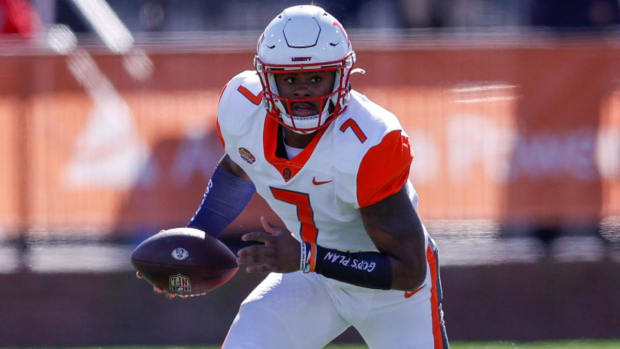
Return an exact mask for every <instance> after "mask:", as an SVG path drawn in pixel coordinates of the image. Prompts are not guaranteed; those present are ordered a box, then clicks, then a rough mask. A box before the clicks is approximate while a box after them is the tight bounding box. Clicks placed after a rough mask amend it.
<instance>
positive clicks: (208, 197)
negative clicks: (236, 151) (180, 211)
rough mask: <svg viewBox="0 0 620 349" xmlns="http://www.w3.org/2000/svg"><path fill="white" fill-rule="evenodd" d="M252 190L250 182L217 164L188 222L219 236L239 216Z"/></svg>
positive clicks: (251, 194) (192, 225)
mask: <svg viewBox="0 0 620 349" xmlns="http://www.w3.org/2000/svg"><path fill="white" fill-rule="evenodd" d="M255 191H256V188H255V187H254V184H253V183H252V182H250V181H246V180H245V179H241V178H239V177H236V176H235V175H233V174H231V173H228V172H227V171H225V170H223V169H222V168H221V167H219V166H218V167H217V168H216V169H215V172H214V173H213V176H212V177H211V179H210V180H209V184H207V188H206V189H205V193H204V196H203V198H202V202H201V203H200V207H198V210H197V211H196V213H195V214H194V216H193V217H192V219H191V220H190V221H189V223H188V224H187V226H188V227H191V228H196V229H200V230H202V231H204V232H206V233H207V234H209V235H211V236H218V235H219V234H220V233H221V232H223V231H224V230H225V229H226V228H227V227H228V226H229V225H230V223H232V221H234V220H235V218H237V216H239V214H240V213H241V212H242V211H243V209H244V208H245V207H246V206H247V205H248V203H249V202H250V200H251V199H252V196H253V195H254V192H255Z"/></svg>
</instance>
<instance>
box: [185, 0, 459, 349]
mask: <svg viewBox="0 0 620 349" xmlns="http://www.w3.org/2000/svg"><path fill="white" fill-rule="evenodd" d="M354 64H355V53H354V51H353V49H352V46H351V42H350V40H349V38H348V36H347V34H346V32H345V30H344V29H343V27H342V26H341V25H340V23H339V22H338V21H337V20H336V19H335V18H334V17H333V16H331V15H330V14H329V13H327V12H325V11H324V10H323V9H322V8H320V7H316V6H311V5H301V6H294V7H290V8H287V9H285V10H284V11H283V12H282V13H280V14H279V15H277V16H276V17H275V18H274V19H273V20H272V21H271V22H270V23H269V25H267V27H266V29H265V31H264V33H263V34H262V35H261V36H260V38H259V39H258V46H257V53H256V56H255V59H254V66H255V70H253V71H245V72H242V73H240V74H239V75H237V76H235V77H234V78H232V79H231V80H230V81H229V82H228V84H227V85H226V88H225V89H224V91H223V92H222V96H221V99H220V103H219V107H218V134H219V136H220V140H221V142H222V144H223V146H224V148H225V156H224V157H223V158H222V160H221V161H220V163H219V165H218V167H217V168H216V170H215V172H214V174H213V176H212V178H211V180H210V182H209V185H208V187H207V190H206V192H205V194H204V197H203V201H202V203H201V205H200V207H199V208H198V210H197V211H196V214H195V215H194V217H193V218H192V219H191V221H190V222H189V226H190V227H194V228H198V229H201V230H204V231H206V232H208V233H209V234H211V235H214V236H217V235H218V234H219V233H220V232H222V231H223V230H224V229H225V228H226V227H227V226H228V225H229V224H230V223H231V222H232V221H233V220H234V219H235V218H236V217H237V216H238V215H239V213H240V212H241V211H242V210H243V209H244V208H245V206H246V205H247V203H248V202H249V200H250V198H251V197H252V195H253V194H254V193H255V192H257V193H258V194H259V195H261V196H262V197H263V198H264V199H265V200H266V202H267V203H268V204H269V206H270V207H271V208H272V209H273V210H274V212H276V214H278V216H279V217H280V218H281V219H282V221H283V222H284V223H285V225H286V227H275V226H272V225H271V224H270V223H269V222H267V221H266V220H265V219H264V218H261V224H262V227H263V229H264V231H259V232H249V233H246V234H245V235H243V237H242V239H243V240H244V241H254V242H257V243H255V244H252V245H250V246H248V247H245V248H243V249H241V250H239V252H238V254H237V259H238V262H239V264H241V265H243V266H244V267H245V269H246V271H247V272H269V274H268V276H267V277H266V278H265V280H264V281H263V282H262V283H261V284H260V285H258V286H257V288H256V289H255V290H254V291H253V292H251V293H250V295H249V296H248V297H247V298H246V299H245V300H244V301H243V303H242V304H241V306H240V309H239V313H238V314H237V316H236V317H235V320H234V321H233V323H232V325H231V328H230V330H229V332H228V335H227V337H226V339H225V341H224V344H223V348H226V349H233V348H234V349H241V348H265V349H278V348H282V349H293V348H308V349H310V348H314V349H318V348H323V347H324V346H325V345H327V344H328V343H330V342H331V341H332V340H333V339H334V338H335V337H337V336H338V335H339V334H341V333H342V332H343V331H344V330H346V329H347V328H348V327H350V326H353V327H355V328H356V329H357V330H358V332H359V333H360V334H361V336H362V337H363V338H364V340H365V342H366V343H367V345H368V346H369V347H370V348H389V349H397V348H403V349H404V348H416V349H425V348H435V349H437V348H448V341H447V337H446V332H445V327H444V321H443V312H442V309H441V302H442V290H441V282H440V278H439V264H438V260H437V249H436V247H435V244H434V242H433V240H432V239H431V238H430V237H429V235H428V234H427V232H426V230H425V228H424V226H423V225H422V223H421V221H420V218H419V217H418V215H417V213H416V207H417V194H416V192H415V190H414V188H413V186H412V184H411V183H410V182H409V169H410V166H411V161H412V158H413V155H412V151H411V148H410V144H409V139H408V137H407V135H406V134H405V132H404V131H403V129H402V127H401V125H400V123H399V121H398V119H397V118H396V117H395V116H394V115H393V114H391V113H390V112H388V111H387V110H385V109H383V108H382V107H380V106H378V105H377V104H375V103H373V102H372V101H370V100H369V99H368V98H366V97H365V96H364V95H363V94H361V93H359V92H357V91H355V90H353V89H352V88H351V84H350V82H349V78H350V76H351V74H352V73H355V72H358V71H361V70H360V69H356V68H354Z"/></svg>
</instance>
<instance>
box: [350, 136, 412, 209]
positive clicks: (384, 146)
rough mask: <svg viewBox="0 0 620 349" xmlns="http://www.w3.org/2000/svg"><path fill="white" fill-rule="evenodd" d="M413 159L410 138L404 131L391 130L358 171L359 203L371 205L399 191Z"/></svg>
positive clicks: (364, 160) (364, 159)
mask: <svg viewBox="0 0 620 349" xmlns="http://www.w3.org/2000/svg"><path fill="white" fill-rule="evenodd" d="M412 160H413V152H412V150H411V146H410V145H409V138H408V137H407V135H405V134H403V133H402V131H401V130H395V131H392V132H390V133H388V134H387V135H385V136H384V137H383V139H382V140H381V143H379V144H377V145H376V146H374V147H372V148H370V149H369V150H368V152H367V153H366V155H364V158H363V159H362V162H361V164H360V167H359V171H358V173H357V201H358V204H359V206H360V207H366V206H370V205H372V204H374V203H377V202H379V201H381V200H383V199H385V198H386V197H388V196H390V195H392V194H395V193H396V192H398V191H399V190H400V188H402V186H403V185H404V184H405V183H406V182H407V179H408V178H409V168H410V166H411V161H412Z"/></svg>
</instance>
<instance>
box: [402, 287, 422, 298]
mask: <svg viewBox="0 0 620 349" xmlns="http://www.w3.org/2000/svg"><path fill="white" fill-rule="evenodd" d="M423 288H424V286H420V287H418V288H417V289H415V290H413V291H405V298H409V297H411V296H413V295H414V294H416V293H418V291H420V290H421V289H423Z"/></svg>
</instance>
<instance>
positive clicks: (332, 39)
mask: <svg viewBox="0 0 620 349" xmlns="http://www.w3.org/2000/svg"><path fill="white" fill-rule="evenodd" d="M354 63H355V52H353V49H352V47H351V42H350V41H349V37H348V36H347V33H346V32H345V30H344V28H343V27H342V25H341V24H340V22H338V20H337V19H336V18H335V17H333V16H332V15H330V14H329V13H327V12H325V10H323V9H322V8H320V7H317V6H313V5H300V6H293V7H289V8H287V9H285V10H284V11H282V13H280V14H279V15H278V16H276V18H274V19H273V20H272V21H271V22H270V23H269V25H267V27H266V28H265V31H264V32H263V34H262V35H261V36H260V38H259V39H258V46H257V49H256V56H255V57H254V67H255V68H256V71H257V72H258V75H259V76H260V80H261V84H262V85H263V92H264V103H265V108H267V112H268V115H270V116H272V117H275V118H276V119H277V120H278V122H279V123H280V124H282V125H283V126H285V127H287V128H289V129H291V130H293V131H295V132H297V133H301V134H308V133H312V132H314V131H316V130H318V129H320V128H322V127H325V126H327V125H328V124H329V123H330V122H331V121H332V120H334V119H335V118H336V117H337V116H338V115H340V114H342V112H344V110H345V108H346V106H347V104H348V101H349V90H350V86H349V76H350V75H351V69H352V67H353V64H354ZM316 71H334V72H335V82H334V87H333V89H332V92H331V93H329V94H327V95H323V96H320V97H315V98H303V99H301V98H285V97H282V96H280V95H279V94H278V88H277V86H276V81H275V78H274V74H282V73H289V74H290V73H302V72H316ZM317 101H318V102H319V106H320V107H319V114H316V115H311V116H294V115H293V112H292V109H291V104H292V103H295V102H317Z"/></svg>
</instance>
